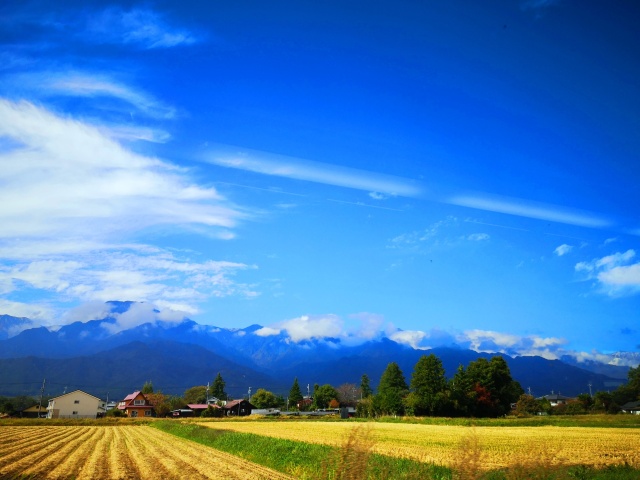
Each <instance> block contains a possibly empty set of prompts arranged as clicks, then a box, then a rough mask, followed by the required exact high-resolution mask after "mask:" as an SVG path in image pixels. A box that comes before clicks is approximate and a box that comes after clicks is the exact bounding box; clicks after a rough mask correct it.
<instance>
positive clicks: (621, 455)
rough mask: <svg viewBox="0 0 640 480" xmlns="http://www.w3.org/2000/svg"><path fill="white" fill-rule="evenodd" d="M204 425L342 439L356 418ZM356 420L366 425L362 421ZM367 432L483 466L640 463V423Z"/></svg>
mask: <svg viewBox="0 0 640 480" xmlns="http://www.w3.org/2000/svg"><path fill="white" fill-rule="evenodd" d="M200 425H203V426H206V427H209V428H214V429H222V430H232V431H236V432H245V433H253V434H257V435H265V436H270V437H277V438H283V439H288V440H297V441H304V442H311V443H320V444H327V445H333V446H340V445H342V443H343V441H344V438H345V437H348V436H349V431H350V430H351V429H352V428H354V424H353V423H351V422H344V423H338V422H311V421H292V420H286V421H279V422H278V421H277V422H261V421H231V422H224V421H216V422H202V423H200ZM356 425H361V426H362V425H363V424H362V423H360V424H356ZM365 425H366V430H367V432H366V436H367V438H368V439H369V440H371V441H373V443H374V447H373V451H374V452H376V453H380V454H383V455H389V456H394V457H402V458H411V459H415V460H419V461H422V462H429V463H435V464H438V465H446V466H452V467H455V466H456V465H459V463H460V461H461V458H462V457H465V456H466V457H468V456H469V455H474V456H475V457H476V458H477V459H478V460H479V461H480V462H481V465H482V469H483V470H491V469H497V468H502V467H510V466H513V465H527V464H540V463H546V464H549V465H558V466H560V465H564V466H568V465H588V466H593V467H597V468H600V467H603V466H608V465H622V464H625V463H627V464H630V465H633V466H636V467H638V466H640V429H630V428H624V429H623V428H585V427H554V426H541V427H503V426H501V427H465V426H446V425H418V424H396V423H370V424H365Z"/></svg>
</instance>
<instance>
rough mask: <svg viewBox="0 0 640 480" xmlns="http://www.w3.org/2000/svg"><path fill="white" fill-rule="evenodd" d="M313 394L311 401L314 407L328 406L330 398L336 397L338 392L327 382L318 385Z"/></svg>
mask: <svg viewBox="0 0 640 480" xmlns="http://www.w3.org/2000/svg"><path fill="white" fill-rule="evenodd" d="M315 395H316V396H315V397H314V398H313V403H314V405H315V407H316V408H328V407H329V403H330V402H331V400H334V399H336V400H337V398H338V392H337V391H336V389H335V388H333V387H332V386H331V385H329V384H328V383H327V384H325V385H322V386H320V387H318V390H316V393H315Z"/></svg>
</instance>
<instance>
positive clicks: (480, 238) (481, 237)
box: [467, 233, 491, 242]
mask: <svg viewBox="0 0 640 480" xmlns="http://www.w3.org/2000/svg"><path fill="white" fill-rule="evenodd" d="M490 238H491V237H490V236H489V234H488V233H472V234H471V235H468V236H467V240H470V241H472V242H485V241H487V240H489V239H490Z"/></svg>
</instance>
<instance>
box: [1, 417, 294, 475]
mask: <svg viewBox="0 0 640 480" xmlns="http://www.w3.org/2000/svg"><path fill="white" fill-rule="evenodd" d="M4 438H11V439H12V441H11V443H9V442H2V440H1V439H4ZM34 439H36V440H37V441H36V442H35V443H34ZM22 475H24V476H28V477H29V478H31V479H66V478H77V479H105V478H108V479H142V480H147V479H148V480H155V479H162V480H164V479H182V478H208V479H219V480H227V479H230V480H233V479H248V480H254V479H255V480H259V479H274V480H279V479H291V477H289V476H287V475H285V474H282V473H279V472H276V471H274V470H271V469H269V468H266V467H263V466H261V465H257V464H254V463H252V462H248V461H246V460H242V459H241V458H238V457H235V456H233V455H229V454H227V453H223V452H219V451H218V450H215V449H212V448H209V447H206V446H203V445H200V444H197V443H193V442H189V441H188V440H184V439H181V438H177V437H173V436H171V435H169V434H167V433H164V432H161V431H159V430H156V429H154V428H150V427H147V426H104V427H102V426H95V427H94V426H78V427H70V426H65V427H62V426H60V427H48V426H45V427H40V426H34V427H28V426H16V427H13V426H11V427H3V428H0V478H7V477H8V478H11V477H16V476H22Z"/></svg>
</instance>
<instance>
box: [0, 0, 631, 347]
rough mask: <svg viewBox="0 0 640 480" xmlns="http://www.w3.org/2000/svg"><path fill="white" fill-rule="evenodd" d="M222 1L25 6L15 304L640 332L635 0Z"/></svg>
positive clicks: (4, 191) (4, 77)
mask: <svg viewBox="0 0 640 480" xmlns="http://www.w3.org/2000/svg"><path fill="white" fill-rule="evenodd" d="M201 3H202V2H189V1H183V2H173V1H165V2H152V3H151V2H144V3H136V2H123V3H107V2H91V3H90V4H87V3H86V2H73V1H66V2H65V1H60V2H56V5H55V8H53V7H51V3H50V2H38V1H20V2H18V1H9V2H4V3H3V4H2V6H0V24H1V28H0V42H1V45H2V47H1V49H0V97H1V98H0V164H1V165H2V168H1V169H0V186H1V187H0V222H1V223H2V228H1V229H0V313H6V314H10V315H14V316H25V317H29V318H31V319H32V320H34V322H35V323H36V324H43V325H56V324H60V323H67V322H71V321H75V320H82V321H85V320H88V319H91V318H98V316H99V315H100V314H102V313H104V312H103V311H104V308H105V306H104V302H105V301H108V300H135V301H141V302H145V303H144V305H143V306H139V316H132V315H128V316H127V317H123V318H122V324H121V327H122V328H125V327H127V326H131V325H134V324H135V323H139V322H142V321H146V320H150V319H151V320H156V321H176V320H179V319H181V318H184V317H185V316H188V317H189V318H192V319H194V320H196V321H197V322H199V323H204V324H211V325H217V326H221V327H245V326H248V325H251V324H254V323H258V324H260V325H263V326H265V329H263V330H262V331H260V334H262V335H269V334H274V333H276V332H285V333H287V334H288V335H289V337H290V338H291V340H292V341H300V340H304V339H308V338H319V339H321V338H324V337H327V336H330V337H340V338H342V339H343V341H345V342H347V343H349V342H351V343H357V342H360V341H364V340H367V339H371V338H376V337H379V336H380V335H386V336H388V337H390V338H393V339H395V340H397V341H400V342H404V343H407V344H409V345H412V346H414V347H419V348H425V347H432V346H437V345H449V344H453V343H455V344H458V345H462V346H467V347H471V348H474V349H477V350H485V351H486V350H491V351H503V352H508V353H519V354H541V355H544V356H546V357H547V358H556V357H558V356H559V355H562V354H566V353H571V354H574V355H576V356H578V357H579V358H602V357H600V356H599V355H600V354H603V353H610V352H615V351H630V352H634V351H638V350H640V327H639V326H638V325H639V320H640V241H639V240H640V216H639V214H638V205H640V189H639V188H638V181H639V180H640V135H639V134H638V131H639V130H640V115H639V114H638V112H640V90H639V89H638V88H637V79H638V78H640V61H638V59H639V58H640V31H639V30H638V29H637V24H638V20H640V7H638V5H636V3H635V2H632V1H621V2H616V4H615V6H612V5H611V4H608V3H606V2H598V1H587V2H578V1H572V0H563V1H553V0H546V1H545V0H531V1H527V0H523V1H498V2H491V5H486V4H485V3H483V4H482V5H480V4H479V3H478V2H461V1H452V2H401V3H400V4H398V3H397V2H384V1H383V2H374V3H371V2H366V3H365V2H322V3H321V4H312V3H309V2H302V3H301V2H286V1H282V2H275V3H268V4H266V3H265V2H244V3H242V4H238V3H237V2H236V3H234V2H231V3H229V2H227V3H224V2H210V4H209V5H206V6H203V5H202V4H201ZM154 307H155V308H156V309H157V310H160V311H161V313H159V314H158V313H155V312H154Z"/></svg>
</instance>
